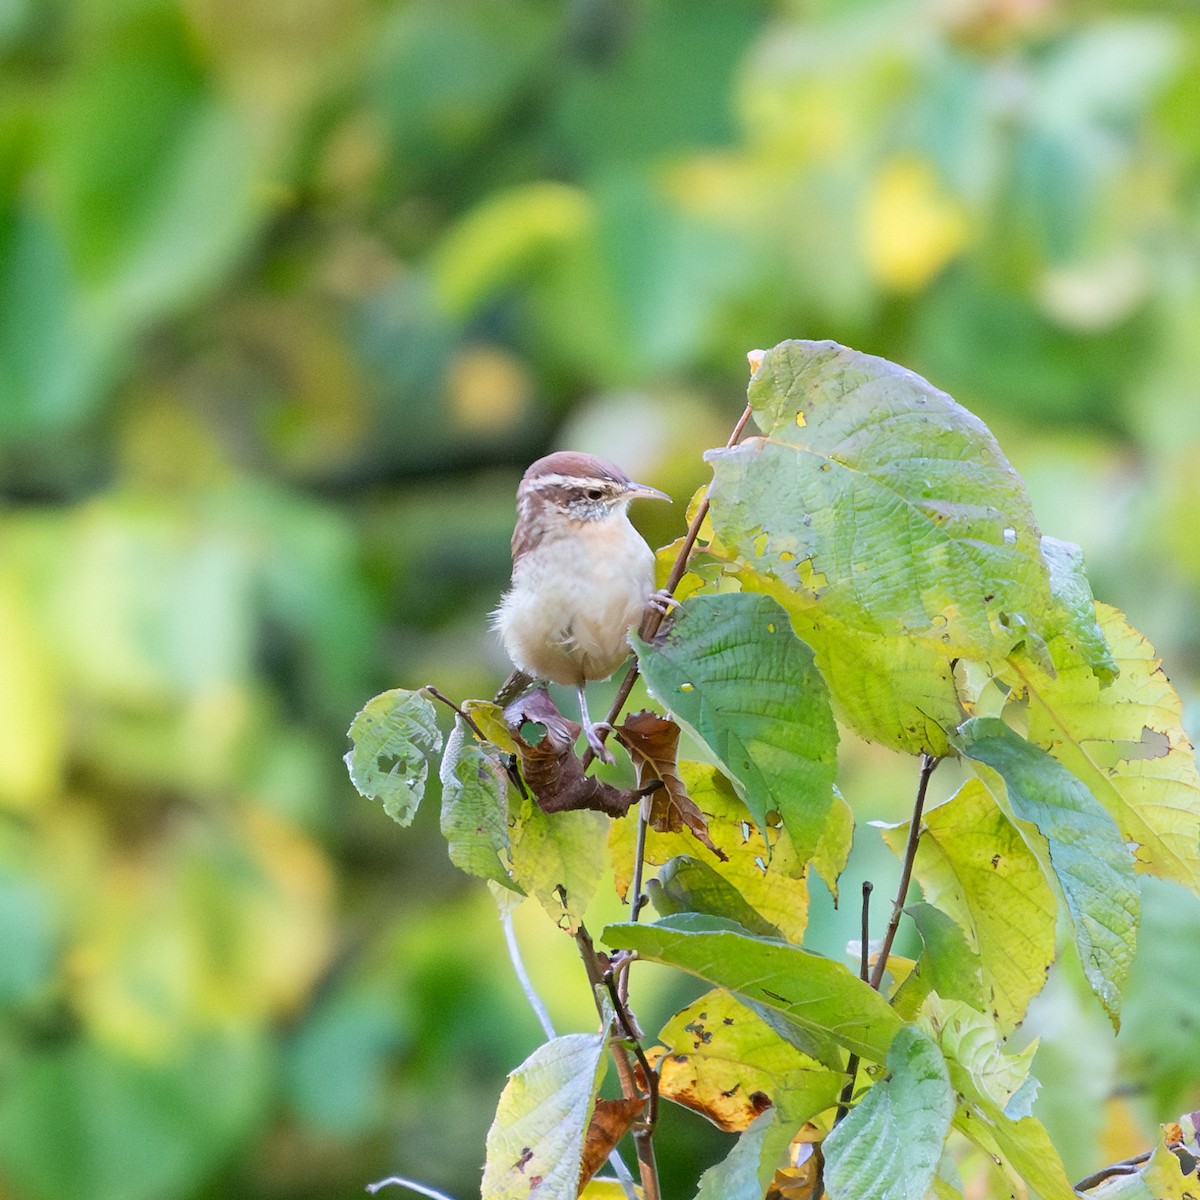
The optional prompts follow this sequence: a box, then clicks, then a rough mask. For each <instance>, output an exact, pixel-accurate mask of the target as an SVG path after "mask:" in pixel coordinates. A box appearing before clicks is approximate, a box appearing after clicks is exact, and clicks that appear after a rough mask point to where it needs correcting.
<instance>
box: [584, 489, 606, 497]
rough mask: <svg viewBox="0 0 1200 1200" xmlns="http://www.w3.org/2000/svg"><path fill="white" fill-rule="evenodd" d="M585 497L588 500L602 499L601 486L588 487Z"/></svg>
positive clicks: (602, 490)
mask: <svg viewBox="0 0 1200 1200" xmlns="http://www.w3.org/2000/svg"><path fill="white" fill-rule="evenodd" d="M587 498H588V499H589V500H602V499H603V498H604V489H603V488H588V490H587Z"/></svg>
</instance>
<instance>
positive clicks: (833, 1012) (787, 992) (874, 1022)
mask: <svg viewBox="0 0 1200 1200" xmlns="http://www.w3.org/2000/svg"><path fill="white" fill-rule="evenodd" d="M604 940H605V942H607V943H608V944H609V945H610V946H613V947H615V948H617V949H623V950H636V951H637V952H638V954H639V955H641V957H643V958H648V959H651V960H652V961H654V962H661V963H666V964H668V965H669V966H674V967H678V968H679V969H680V970H683V971H687V972H688V973H689V974H692V975H698V976H699V977H700V978H701V979H704V980H706V981H707V982H709V983H712V984H716V985H717V986H718V987H723V988H726V989H728V990H729V991H732V992H736V993H738V994H739V995H740V996H743V997H744V998H745V999H746V1000H748V1001H752V1002H753V1003H755V1004H756V1005H757V1004H761V1005H765V1006H766V1007H768V1008H771V1009H774V1010H776V1011H777V1012H779V1013H781V1014H782V1015H783V1016H784V1017H786V1018H787V1021H788V1022H789V1023H790V1024H791V1025H793V1026H794V1027H795V1028H796V1030H797V1031H798V1033H799V1034H800V1035H801V1039H800V1040H804V1039H807V1040H808V1045H807V1046H805V1050H806V1052H807V1053H811V1054H812V1056H813V1057H814V1058H817V1059H819V1060H820V1061H821V1062H822V1063H825V1064H826V1065H831V1064H836V1063H837V1062H838V1060H839V1055H838V1052H837V1049H836V1047H837V1046H844V1047H845V1048H846V1049H848V1050H850V1051H852V1052H853V1053H855V1054H859V1055H862V1056H863V1057H864V1058H868V1059H870V1060H871V1061H872V1062H882V1061H883V1060H884V1058H885V1057H886V1055H887V1048H888V1046H889V1045H891V1041H892V1038H893V1037H894V1036H895V1034H896V1031H897V1030H898V1029H899V1028H900V1027H901V1025H902V1024H903V1022H902V1021H901V1020H900V1018H899V1017H898V1016H897V1015H896V1013H895V1012H894V1010H893V1009H892V1008H891V1006H890V1005H889V1004H888V1003H887V1001H886V1000H884V999H883V997H882V996H880V995H879V993H878V992H876V991H873V990H872V989H871V988H870V987H868V986H867V985H866V984H865V983H863V981H862V980H861V979H859V978H857V977H856V976H854V975H852V974H851V973H850V972H849V970H847V969H846V967H844V966H843V965H842V964H841V963H837V962H833V961H832V960H831V959H828V958H823V957H821V955H819V954H813V953H812V952H811V951H808V950H802V949H800V948H799V947H797V946H790V945H787V944H786V943H784V942H779V941H774V940H770V939H764V938H756V937H752V936H751V935H750V934H748V933H747V932H746V931H745V930H743V929H739V928H738V927H737V926H733V925H729V924H727V923H725V922H722V921H720V920H718V919H716V918H713V917H697V916H694V915H686V916H676V917H664V918H663V919H662V920H660V921H658V922H656V923H655V924H653V925H633V924H625V925H610V926H609V927H608V928H607V929H606V930H605V931H604ZM798 1044H799V1043H798Z"/></svg>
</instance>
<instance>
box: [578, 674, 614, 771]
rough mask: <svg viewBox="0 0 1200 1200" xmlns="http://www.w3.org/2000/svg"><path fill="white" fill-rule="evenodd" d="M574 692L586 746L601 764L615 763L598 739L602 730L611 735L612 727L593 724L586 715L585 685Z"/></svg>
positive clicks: (582, 684)
mask: <svg viewBox="0 0 1200 1200" xmlns="http://www.w3.org/2000/svg"><path fill="white" fill-rule="evenodd" d="M576 691H577V692H578V695H579V720H580V723H581V724H582V725H583V736H584V737H585V738H587V744H588V745H589V746H590V747H591V748H592V753H593V754H594V755H595V756H596V757H597V758H598V759H599V760H600V761H601V762H606V763H613V762H616V759H615V758H613V756H612V751H611V750H610V749H609V748H608V747H607V746H606V745H605V744H604V742H603V741H602V740H601V738H600V731H601V730H604V731H605V732H606V733H611V732H612V726H611V725H610V724H609V723H608V722H607V721H600V722H598V723H596V724H593V722H592V718H591V717H590V716H589V715H588V706H587V684H585V683H581V684H579V685H578V687H577V688H576Z"/></svg>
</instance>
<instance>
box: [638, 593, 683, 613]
mask: <svg viewBox="0 0 1200 1200" xmlns="http://www.w3.org/2000/svg"><path fill="white" fill-rule="evenodd" d="M678 603H679V601H678V600H676V599H675V597H674V596H673V595H671V593H670V592H669V591H667V589H666V588H659V589H658V590H657V591H655V592H651V593H650V595H648V596H647V597H646V605H647V607H648V608H652V609H654V611H655V612H656V613H658V614H659V615H660V616H664V617H665V616H666V615H667V613H668V612H669V611H670V610H671V609H672V608H674V607H675V605H676V604H678Z"/></svg>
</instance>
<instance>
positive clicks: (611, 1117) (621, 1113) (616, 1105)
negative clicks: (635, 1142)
mask: <svg viewBox="0 0 1200 1200" xmlns="http://www.w3.org/2000/svg"><path fill="white" fill-rule="evenodd" d="M645 1107H646V1101H645V1100H644V1099H643V1098H642V1097H640V1096H634V1097H633V1098H632V1099H630V1098H625V1099H621V1100H597V1101H596V1107H595V1109H593V1111H592V1120H591V1123H590V1124H589V1125H588V1131H587V1137H586V1138H585V1139H584V1143H583V1163H582V1165H581V1166H580V1169H579V1190H580V1192H582V1191H583V1189H584V1188H585V1187H586V1186H587V1182H588V1180H589V1179H591V1177H592V1176H593V1175H595V1173H596V1172H597V1171H598V1170H600V1168H601V1167H602V1166H603V1165H604V1163H605V1161H606V1160H607V1158H608V1156H609V1155H610V1154H611V1153H612V1152H613V1150H615V1149H616V1146H617V1143H618V1142H619V1141H620V1140H621V1139H622V1138H623V1137H624V1136H625V1135H626V1134H627V1133H628V1132H629V1129H630V1127H631V1126H632V1125H633V1123H634V1121H636V1120H637V1119H638V1117H640V1116H641V1114H642V1109H644V1108H645Z"/></svg>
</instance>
